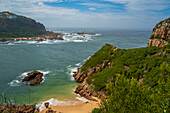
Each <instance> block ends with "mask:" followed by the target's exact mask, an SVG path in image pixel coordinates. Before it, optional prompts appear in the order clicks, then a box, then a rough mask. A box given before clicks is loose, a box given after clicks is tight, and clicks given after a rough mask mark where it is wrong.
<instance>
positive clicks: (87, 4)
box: [79, 3, 113, 7]
mask: <svg viewBox="0 0 170 113" xmlns="http://www.w3.org/2000/svg"><path fill="white" fill-rule="evenodd" d="M79 5H84V6H93V7H113V6H112V5H109V4H99V3H79Z"/></svg>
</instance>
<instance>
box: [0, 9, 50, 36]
mask: <svg viewBox="0 0 170 113" xmlns="http://www.w3.org/2000/svg"><path fill="white" fill-rule="evenodd" d="M47 33H48V32H47V31H46V29H45V27H44V25H43V24H41V23H39V22H36V21H35V20H33V19H31V18H27V17H24V16H19V15H16V14H13V13H10V12H0V38H16V37H32V36H38V35H43V34H47Z"/></svg>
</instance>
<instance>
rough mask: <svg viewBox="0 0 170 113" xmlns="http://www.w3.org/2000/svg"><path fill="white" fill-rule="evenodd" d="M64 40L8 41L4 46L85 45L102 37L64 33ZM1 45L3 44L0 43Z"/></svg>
mask: <svg viewBox="0 0 170 113" xmlns="http://www.w3.org/2000/svg"><path fill="white" fill-rule="evenodd" d="M63 34H64V35H63V37H62V38H63V39H64V40H48V39H45V40H43V41H37V40H19V41H7V42H5V43H2V44H7V45H17V44H36V45H38V44H60V43H68V42H77V43H83V42H88V41H90V40H93V38H92V37H95V36H100V35H101V34H95V35H89V34H83V35H81V34H80V35H79V34H77V33H63ZM0 44H1V43H0Z"/></svg>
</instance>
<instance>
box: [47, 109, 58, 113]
mask: <svg viewBox="0 0 170 113" xmlns="http://www.w3.org/2000/svg"><path fill="white" fill-rule="evenodd" d="M45 113H56V111H54V110H52V109H51V108H48V110H47V111H46V112H45Z"/></svg>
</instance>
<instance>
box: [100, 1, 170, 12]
mask: <svg viewBox="0 0 170 113" xmlns="http://www.w3.org/2000/svg"><path fill="white" fill-rule="evenodd" d="M103 1H108V2H113V3H120V4H124V5H125V6H126V8H127V9H129V10H134V11H144V10H147V11H150V10H163V9H167V8H169V7H170V1H169V0H103Z"/></svg>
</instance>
